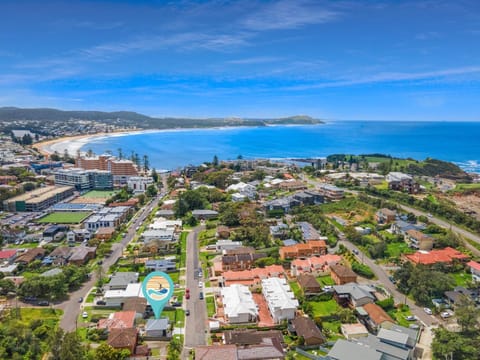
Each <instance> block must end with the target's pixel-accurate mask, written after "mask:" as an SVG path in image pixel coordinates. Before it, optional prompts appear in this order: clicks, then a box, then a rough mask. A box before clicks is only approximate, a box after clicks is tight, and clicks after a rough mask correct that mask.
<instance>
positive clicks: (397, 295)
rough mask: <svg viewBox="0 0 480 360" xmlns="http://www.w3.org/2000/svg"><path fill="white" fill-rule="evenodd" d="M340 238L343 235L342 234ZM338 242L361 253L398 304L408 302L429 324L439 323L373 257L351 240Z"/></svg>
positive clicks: (364, 261)
mask: <svg viewBox="0 0 480 360" xmlns="http://www.w3.org/2000/svg"><path fill="white" fill-rule="evenodd" d="M340 238H342V237H341V236H340ZM338 243H339V244H342V245H344V246H345V247H346V248H347V249H349V250H350V251H352V252H354V250H355V252H358V254H360V256H357V257H358V259H359V261H360V262H363V263H364V264H365V265H367V266H368V267H370V269H372V271H373V272H374V273H375V276H376V277H377V279H378V282H380V283H381V284H382V285H383V286H384V287H385V288H386V289H387V290H388V291H389V292H390V294H392V296H393V298H394V300H395V303H396V304H407V305H408V306H409V307H410V310H411V312H412V314H413V315H415V316H416V317H417V318H418V319H420V320H421V321H422V322H423V323H424V324H425V325H427V326H431V325H433V324H435V323H438V319H436V318H435V317H434V316H432V315H428V314H427V313H425V311H423V308H421V307H419V306H417V305H415V303H414V302H413V301H412V300H410V299H409V298H407V297H406V296H405V295H404V294H402V293H401V292H399V291H398V290H397V288H396V286H395V284H393V283H392V282H391V281H390V279H389V274H388V273H387V272H386V271H385V270H384V269H383V268H382V267H381V266H379V265H377V264H376V263H375V262H374V261H373V260H372V259H370V258H369V257H367V256H364V255H363V254H362V252H361V251H360V249H358V248H357V247H356V246H355V245H353V244H352V243H351V242H349V241H346V240H345V239H344V237H343V239H342V240H340V241H339V242H338Z"/></svg>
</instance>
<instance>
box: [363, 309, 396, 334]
mask: <svg viewBox="0 0 480 360" xmlns="http://www.w3.org/2000/svg"><path fill="white" fill-rule="evenodd" d="M362 308H363V310H365V312H366V313H367V317H366V318H364V319H362V320H363V321H364V323H365V325H366V326H367V328H369V329H370V330H371V331H372V332H377V330H378V329H379V328H380V327H382V326H383V324H384V323H385V322H390V323H392V324H394V323H395V322H394V321H393V319H392V318H391V317H390V316H389V315H388V314H387V313H386V312H385V310H383V309H382V308H381V307H380V306H378V305H377V304H375V303H368V304H364V305H363V306H362Z"/></svg>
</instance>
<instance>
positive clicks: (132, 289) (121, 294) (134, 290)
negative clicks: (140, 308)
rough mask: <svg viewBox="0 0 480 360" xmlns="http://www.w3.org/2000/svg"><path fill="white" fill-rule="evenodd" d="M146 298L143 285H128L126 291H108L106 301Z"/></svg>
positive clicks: (105, 296)
mask: <svg viewBox="0 0 480 360" xmlns="http://www.w3.org/2000/svg"><path fill="white" fill-rule="evenodd" d="M127 297H142V298H143V297H144V296H143V292H142V284H141V283H133V284H128V285H127V288H126V289H125V290H108V291H106V292H105V295H104V298H105V299H113V298H127Z"/></svg>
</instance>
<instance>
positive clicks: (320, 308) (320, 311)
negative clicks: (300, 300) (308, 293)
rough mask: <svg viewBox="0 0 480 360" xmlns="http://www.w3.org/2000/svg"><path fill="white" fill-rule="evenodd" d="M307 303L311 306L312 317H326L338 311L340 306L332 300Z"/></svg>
mask: <svg viewBox="0 0 480 360" xmlns="http://www.w3.org/2000/svg"><path fill="white" fill-rule="evenodd" d="M308 303H309V304H310V305H311V306H312V309H313V317H318V316H328V315H331V314H333V313H335V312H337V311H338V310H340V306H339V305H338V304H337V302H336V301H335V300H334V299H331V300H328V301H309V302H308Z"/></svg>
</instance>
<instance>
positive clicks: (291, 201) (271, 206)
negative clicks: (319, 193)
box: [263, 196, 302, 213]
mask: <svg viewBox="0 0 480 360" xmlns="http://www.w3.org/2000/svg"><path fill="white" fill-rule="evenodd" d="M301 204H302V203H301V202H300V201H298V200H297V199H295V198H294V197H293V196H286V197H283V198H280V199H274V200H270V201H266V202H264V203H263V207H264V209H265V210H266V211H274V210H281V211H283V212H284V213H289V212H290V210H291V209H292V208H294V207H296V206H300V205H301Z"/></svg>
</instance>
